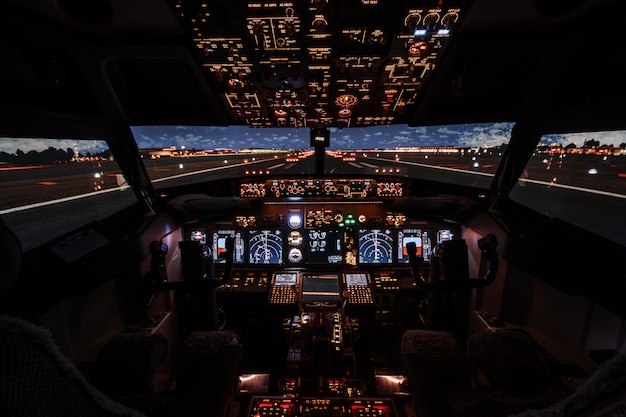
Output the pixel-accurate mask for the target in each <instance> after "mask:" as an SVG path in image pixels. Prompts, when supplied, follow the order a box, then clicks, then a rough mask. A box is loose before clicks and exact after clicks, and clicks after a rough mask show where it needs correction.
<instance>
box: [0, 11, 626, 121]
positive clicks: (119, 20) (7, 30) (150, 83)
mask: <svg viewBox="0 0 626 417" xmlns="http://www.w3.org/2000/svg"><path fill="white" fill-rule="evenodd" d="M9 3H10V4H12V5H17V8H16V9H15V10H11V11H12V12H16V14H15V16H12V15H9V14H5V16H4V18H2V19H1V21H2V23H3V25H2V27H3V29H2V39H1V40H2V42H0V52H2V53H3V55H4V56H5V57H8V58H9V61H8V62H10V64H9V66H8V67H7V66H5V67H4V68H3V70H2V71H3V74H4V75H5V77H4V80H2V81H0V83H1V84H0V87H2V89H3V91H4V92H5V93H6V94H5V95H4V97H3V98H2V99H0V107H2V108H6V109H7V112H5V113H6V114H10V113H14V112H15V111H16V108H17V109H20V110H24V109H28V108H30V110H34V111H36V112H43V113H45V114H59V113H61V114H64V115H65V116H70V115H71V116H73V117H79V118H81V120H85V121H87V120H90V121H97V122H99V123H122V124H179V123H181V124H182V123H192V124H212V125H233V124H236V125H249V126H253V127H283V126H287V127H319V126H334V127H340V128H341V127H358V126H371V125H384V124H392V123H394V124H395V123H397V124H409V125H434V124H447V123H467V122H480V121H489V122H493V121H498V120H503V121H517V120H524V119H527V120H533V121H541V122H542V123H545V122H550V123H555V124H557V125H559V124H564V123H563V122H565V121H569V122H571V121H572V119H574V120H577V121H581V122H584V121H585V120H587V121H590V120H593V116H591V115H590V114H591V113H590V112H589V108H588V106H589V105H594V106H599V107H600V108H601V109H603V112H604V113H605V114H607V115H608V116H614V120H615V121H618V122H617V123H618V124H619V123H623V121H622V119H623V117H621V115H620V114H619V113H620V112H618V111H616V110H614V109H619V108H620V107H621V108H623V106H620V105H621V104H623V103H624V101H623V100H624V97H626V82H625V81H624V79H623V77H621V76H619V74H622V73H624V72H626V60H625V59H624V53H623V52H619V51H621V46H620V48H617V46H618V45H619V44H618V43H617V39H619V38H620V36H621V32H620V30H621V29H620V28H621V20H619V19H621V17H623V14H624V12H625V11H626V8H625V6H624V5H623V4H621V3H623V2H619V1H611V0H577V1H572V2H559V1H551V0H541V1H536V0H520V1H515V2H507V5H506V7H505V6H503V5H502V4H501V2H499V1H496V0H473V1H469V0H468V1H464V0H449V1H443V0H421V1H412V0H306V1H280V2H278V1H267V0H258V1H255V0H211V1H197V0H164V1H143V0H142V1H138V2H127V1H125V0H121V1H118V0H98V1H96V2H94V4H93V7H95V9H94V10H96V11H99V12H97V13H96V11H94V10H92V8H90V7H91V6H90V7H87V6H85V5H84V2H82V1H80V0H58V1H52V0H50V1H34V0H12V1H10V2H9ZM565 3H567V4H565ZM90 4H91V3H90ZM4 7H5V6H3V8H4ZM11 7H13V6H11ZM615 9H618V10H615ZM620 16H621V17H620ZM585 22H587V23H585ZM589 22H601V24H600V23H599V24H598V25H597V26H594V25H590V24H589ZM585 24H586V26H585ZM594 27H597V28H598V30H596V31H595V35H593V36H590V35H589V32H588V30H587V29H584V28H594ZM594 51H597V53H596V52H594ZM5 62H7V61H6V60H5ZM609 65H610V68H609ZM607 70H608V71H609V72H608V73H609V74H611V75H612V77H611V78H609V77H606V76H603V74H606V71H607ZM580 78H584V80H583V81H582V82H581V80H580ZM609 87H610V88H609ZM16 106H17V107H16ZM572 111H574V112H575V115H576V116H575V117H573V116H572V113H571V112H572ZM21 114H24V113H21Z"/></svg>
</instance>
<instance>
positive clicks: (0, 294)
mask: <svg viewBox="0 0 626 417" xmlns="http://www.w3.org/2000/svg"><path fill="white" fill-rule="evenodd" d="M21 264H22V245H21V243H20V240H19V239H18V238H17V235H16V234H15V233H13V231H12V230H11V229H9V228H8V227H7V225H6V224H5V223H4V221H3V220H2V218H0V270H1V271H2V273H1V274H0V300H3V299H4V298H5V297H6V296H7V294H8V293H9V291H10V290H11V288H12V287H13V284H14V283H15V281H16V280H17V277H18V276H19V274H20V267H21Z"/></svg>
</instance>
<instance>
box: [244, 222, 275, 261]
mask: <svg viewBox="0 0 626 417" xmlns="http://www.w3.org/2000/svg"><path fill="white" fill-rule="evenodd" d="M248 241H249V244H250V249H249V256H248V259H249V262H250V263H251V264H266V265H270V264H271V265H277V264H281V263H283V235H282V232H281V231H280V230H250V232H249V235H248Z"/></svg>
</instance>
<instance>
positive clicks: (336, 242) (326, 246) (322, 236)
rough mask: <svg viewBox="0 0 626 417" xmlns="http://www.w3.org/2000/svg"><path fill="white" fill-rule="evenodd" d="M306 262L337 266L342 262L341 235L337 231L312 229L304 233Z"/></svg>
mask: <svg viewBox="0 0 626 417" xmlns="http://www.w3.org/2000/svg"><path fill="white" fill-rule="evenodd" d="M305 240H306V253H307V262H308V263H312V264H338V263H341V261H342V259H343V258H342V255H341V241H342V233H341V231H340V230H337V229H324V230H320V229H313V230H307V231H306V232H305Z"/></svg>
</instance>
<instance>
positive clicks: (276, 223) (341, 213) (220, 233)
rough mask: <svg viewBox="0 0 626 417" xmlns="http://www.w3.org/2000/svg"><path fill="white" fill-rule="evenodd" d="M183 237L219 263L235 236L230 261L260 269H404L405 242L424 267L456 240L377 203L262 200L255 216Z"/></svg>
mask: <svg viewBox="0 0 626 417" xmlns="http://www.w3.org/2000/svg"><path fill="white" fill-rule="evenodd" d="M185 235H186V237H185V239H189V240H195V241H200V242H201V243H202V244H203V245H206V247H207V248H209V249H211V251H212V253H213V254H214V258H215V261H216V262H217V263H224V262H225V259H221V258H220V257H219V255H220V253H222V252H223V251H224V250H225V248H226V240H227V238H228V237H232V238H234V242H235V244H234V258H233V263H234V265H235V267H237V266H254V267H258V268H264V267H270V268H272V270H276V268H282V267H285V268H288V267H304V266H306V267H315V268H317V269H323V268H329V267H330V268H335V269H337V268H339V269H341V268H348V269H349V268H357V267H364V266H367V267H368V268H370V267H377V266H385V267H391V266H402V265H404V266H408V263H409V256H408V254H407V252H406V244H407V243H408V242H414V243H415V244H416V247H417V255H418V256H421V257H423V259H424V262H425V263H428V262H429V259H430V254H431V252H432V248H433V247H434V246H435V245H437V244H438V243H440V242H442V241H445V240H451V239H453V238H454V237H459V236H460V230H459V228H458V227H457V226H456V225H454V224H450V223H444V222H437V221H432V220H422V219H415V218H410V217H408V216H407V215H406V214H404V213H399V212H393V211H389V210H387V208H386V204H385V203H384V202H383V201H381V200H370V201H367V202H365V201H350V202H344V201H334V200H333V201H306V199H303V200H302V201H293V202H291V201H274V202H263V203H262V204H260V205H258V206H255V207H254V212H252V213H249V214H246V215H234V216H233V217H232V218H231V219H227V220H223V221H209V222H204V223H195V224H194V225H192V226H188V230H186V231H185Z"/></svg>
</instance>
